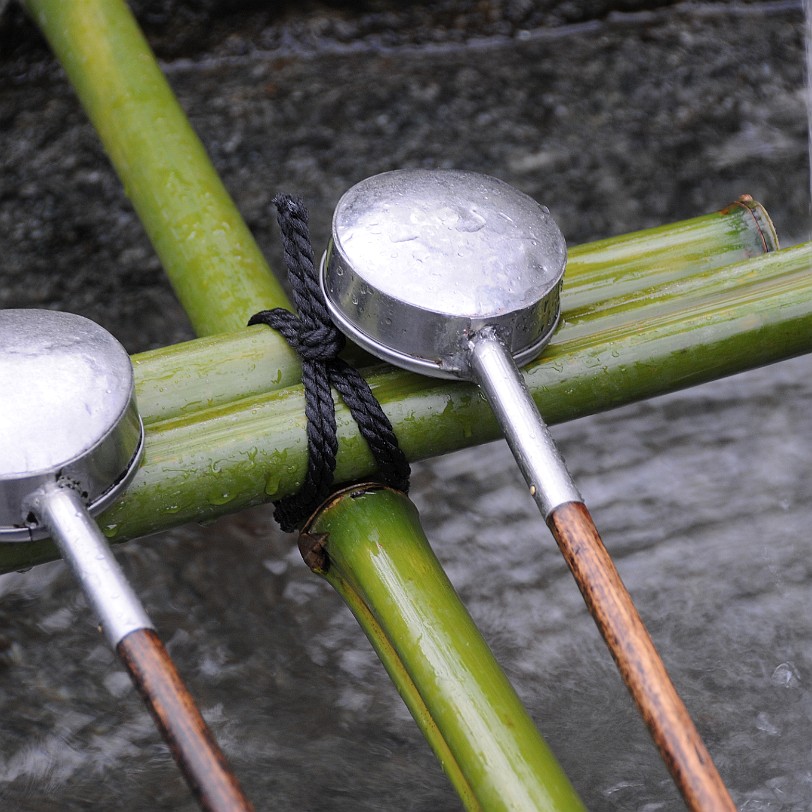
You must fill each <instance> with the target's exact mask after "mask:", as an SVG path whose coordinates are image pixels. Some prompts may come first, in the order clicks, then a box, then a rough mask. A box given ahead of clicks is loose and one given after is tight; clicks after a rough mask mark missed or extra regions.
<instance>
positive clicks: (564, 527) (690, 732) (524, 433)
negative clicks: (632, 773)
mask: <svg viewBox="0 0 812 812" xmlns="http://www.w3.org/2000/svg"><path fill="white" fill-rule="evenodd" d="M469 360H470V366H471V370H472V371H473V373H474V377H475V379H476V381H477V383H479V385H480V386H481V387H482V389H483V391H484V392H485V395H486V396H487V398H488V401H489V402H490V404H491V407H492V408H493V411H494V413H495V415H496V417H497V419H498V421H499V423H500V425H501V426H502V429H503V430H504V433H505V437H506V439H507V441H508V444H509V445H510V448H511V450H512V451H513V454H514V456H515V457H516V461H517V462H518V464H519V467H520V468H521V470H522V473H523V474H524V477H525V480H526V481H527V483H528V485H529V486H530V493H531V494H532V495H533V498H534V499H535V500H536V503H537V504H538V506H539V509H540V510H541V512H542V515H543V516H544V518H545V520H546V521H547V524H548V525H549V527H550V530H551V531H552V533H553V535H554V536H555V539H556V541H557V542H558V546H559V548H560V549H561V552H562V553H563V554H564V558H565V559H566V561H567V564H568V565H569V568H570V571H571V572H572V574H573V576H574V577H575V580H576V582H577V583H578V588H579V589H580V590H581V594H582V595H583V597H584V600H585V601H586V604H587V607H588V608H589V611H590V613H591V615H592V617H593V619H594V620H595V623H596V624H597V626H598V629H599V630H600V632H601V635H602V636H603V639H604V640H605V641H606V644H607V646H608V647H609V651H610V652H611V654H612V657H613V658H614V660H615V662H616V663H617V665H618V669H619V671H620V674H621V677H622V678H623V681H624V682H625V683H626V687H627V688H628V689H629V692H630V693H631V695H632V698H633V699H634V701H635V703H636V704H637V707H638V708H639V710H640V713H641V714H642V716H643V720H644V721H645V723H646V725H647V726H648V728H649V732H650V733H651V735H652V738H653V739H654V743H655V744H656V746H657V748H658V750H659V751H660V755H661V756H662V758H663V761H664V762H665V764H666V766H667V767H668V769H669V771H670V772H671V775H672V777H673V779H674V782H675V783H676V785H677V787H678V789H679V790H680V792H681V793H682V796H683V798H684V800H685V802H686V804H687V806H688V808H689V809H691V810H694V812H717V810H718V811H719V812H734V811H735V809H736V807H735V805H734V804H733V801H732V799H731V798H730V795H729V794H728V791H727V789H726V788H725V786H724V784H723V783H722V779H721V777H720V776H719V773H718V771H717V769H716V766H715V765H714V763H713V760H712V759H711V756H710V753H709V752H708V750H707V748H706V747H705V744H704V743H703V741H702V738H701V737H700V735H699V732H698V731H697V729H696V727H695V725H694V723H693V721H692V720H691V717H690V715H689V713H688V710H687V708H686V707H685V705H684V703H683V702H682V700H681V699H680V697H679V694H678V693H677V691H676V688H675V687H674V684H673V683H672V682H671V679H670V677H669V676H668V672H667V671H666V668H665V664H664V663H663V661H662V659H661V658H660V655H659V654H658V653H657V649H656V648H655V646H654V643H653V642H652V640H651V637H650V636H649V633H648V631H647V630H646V627H645V625H644V624H643V621H642V619H641V618H640V615H639V613H638V611H637V608H636V607H635V605H634V602H633V601H632V598H631V595H630V594H629V592H628V590H627V589H626V587H625V585H624V584H623V581H622V580H621V578H620V574H619V573H618V571H617V569H616V567H615V565H614V562H613V561H612V559H611V557H610V555H609V553H608V552H607V551H606V548H605V547H604V545H603V542H602V541H601V538H600V535H599V534H598V531H597V529H596V528H595V525H594V523H593V522H592V517H591V516H590V515H589V512H588V511H587V509H586V506H585V505H584V504H583V499H582V498H581V495H580V494H579V493H578V489H577V488H576V487H575V485H574V483H573V482H572V478H571V477H570V475H569V472H568V471H567V468H566V466H565V465H564V460H563V459H562V457H561V455H560V454H559V453H558V450H557V449H556V447H555V443H554V441H553V439H552V436H551V435H550V431H549V429H548V428H547V426H546V424H545V423H544V421H543V420H542V418H541V415H540V414H539V412H538V409H537V408H536V405H535V403H534V401H533V399H532V398H531V397H530V394H529V393H528V391H527V387H526V386H525V384H524V380H523V378H522V376H521V373H520V372H519V370H518V369H516V365H515V363H514V362H513V358H512V357H511V356H510V354H509V352H508V351H507V349H506V347H505V346H504V344H503V343H502V342H501V340H500V339H499V338H498V336H497V335H496V334H495V332H494V331H493V330H492V329H488V328H486V329H485V330H483V331H481V332H480V333H479V334H477V336H476V337H475V339H474V340H473V341H472V342H471V350H470V359H469Z"/></svg>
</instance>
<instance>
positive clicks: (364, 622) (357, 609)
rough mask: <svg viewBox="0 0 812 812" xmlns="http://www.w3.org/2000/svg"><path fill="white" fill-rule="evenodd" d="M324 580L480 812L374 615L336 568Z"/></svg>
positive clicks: (318, 568) (463, 795) (464, 796)
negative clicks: (333, 591) (338, 596)
mask: <svg viewBox="0 0 812 812" xmlns="http://www.w3.org/2000/svg"><path fill="white" fill-rule="evenodd" d="M353 490H354V491H356V490H357V489H353ZM303 539H305V537H303ZM305 541H306V543H312V542H317V541H318V540H317V539H316V538H315V537H313V536H311V537H309V540H308V539H305ZM301 547H302V542H300V548H301ZM311 550H312V547H311ZM302 552H303V554H304V555H305V559H306V561H307V560H308V559H309V558H310V559H312V557H313V555H312V552H311V553H310V554H307V553H305V550H304V549H303V550H302ZM318 557H319V558H320V557H321V555H320V554H319V555H318ZM308 563H309V565H310V566H311V569H313V571H314V572H316V573H317V574H319V575H325V574H326V570H325V569H324V568H323V567H324V566H325V565H324V562H322V561H319V562H318V563H317V564H313V563H312V561H311V562H308ZM327 580H328V581H329V583H330V585H331V586H332V587H333V589H335V591H336V592H337V593H338V594H339V595H340V596H341V598H342V599H343V601H344V603H346V604H347V607H348V608H349V610H350V611H351V612H352V613H353V615H354V616H355V618H356V620H358V623H359V625H360V626H361V628H362V629H363V631H364V633H365V634H366V636H367V638H368V639H369V641H370V643H371V644H372V647H373V648H374V649H375V653H376V654H377V655H378V658H379V659H380V661H381V663H382V664H383V666H384V668H385V669H386V672H387V673H388V674H389V676H390V678H391V680H392V682H393V684H394V685H395V687H396V688H397V691H398V693H399V694H400V696H401V699H403V702H404V704H405V705H406V707H407V708H408V709H409V712H410V713H411V714H412V718H413V719H414V720H415V722H416V723H417V726H418V728H419V729H420V731H421V733H422V734H423V736H424V737H425V738H426V741H427V742H428V744H429V746H430V747H431V749H432V750H433V751H434V754H435V756H437V760H438V761H439V762H440V765H441V766H442V768H443V771H444V772H445V774H446V776H447V777H448V780H449V781H450V782H451V785H452V786H453V787H454V789H455V790H456V792H457V795H458V796H459V798H460V800H461V801H462V803H463V806H464V807H465V809H467V810H470V812H480V810H481V807H480V805H479V802H478V801H477V798H476V795H475V794H474V791H473V789H472V788H471V785H470V784H469V782H468V780H467V779H466V777H465V775H464V773H463V772H462V770H461V769H460V765H459V763H458V761H457V759H456V757H455V755H454V753H453V752H452V751H451V749H450V748H449V746H448V743H447V742H446V740H445V737H444V736H443V733H442V731H441V730H440V728H439V727H438V725H437V722H436V721H435V720H434V719H433V717H432V715H431V711H430V710H429V708H428V707H427V706H426V703H425V702H424V701H423V697H422V696H421V694H420V691H419V690H418V688H417V686H416V685H415V683H414V681H413V680H412V678H411V676H410V675H409V672H408V671H407V669H406V667H405V665H404V664H403V661H402V660H401V659H400V655H399V653H398V651H397V649H396V648H395V646H394V645H393V644H392V642H391V641H390V640H389V638H388V637H387V635H386V632H385V631H384V630H383V628H382V627H381V625H380V624H379V623H378V621H377V619H376V618H375V615H374V614H373V613H372V611H371V610H370V608H369V606H367V604H366V603H364V600H363V598H362V597H361V595H360V594H359V593H358V591H357V590H356V589H355V587H354V586H353V585H352V584H351V583H350V582H348V581H347V580H346V579H345V578H343V577H342V576H341V573H340V572H339V571H338V570H337V569H335V568H333V569H332V570H331V571H330V576H329V578H328V579H327Z"/></svg>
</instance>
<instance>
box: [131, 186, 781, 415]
mask: <svg viewBox="0 0 812 812" xmlns="http://www.w3.org/2000/svg"><path fill="white" fill-rule="evenodd" d="M777 247H778V239H777V237H776V234H775V230H774V228H773V225H772V223H771V222H770V219H769V217H768V215H767V213H766V212H765V211H764V209H763V207H762V206H761V205H760V204H758V203H756V202H754V201H753V200H752V199H751V198H749V197H746V196H745V197H743V198H742V199H741V200H740V201H738V202H737V203H733V204H731V205H730V206H727V207H726V208H724V209H722V210H721V211H718V212H714V213H712V214H706V215H703V216H701V217H694V218H691V219H690V220H684V221H682V222H679V223H674V224H671V225H666V226H658V227H657V228H651V229H646V230H643V231H638V232H634V233H631V234H624V235H622V236H619V237H612V238H610V239H606V240H600V241H598V242H593V243H589V244H587V245H582V246H577V247H575V248H573V249H571V251H570V256H569V261H568V263H567V272H566V275H565V281H564V292H563V295H562V307H563V308H564V310H565V311H566V312H568V313H571V314H573V316H577V315H579V314H582V313H583V314H585V313H587V312H589V311H590V308H591V309H592V310H593V311H594V309H595V308H598V307H600V303H601V302H602V301H604V300H605V299H607V297H618V296H621V295H624V296H627V297H632V296H634V295H635V292H640V291H643V292H644V294H645V295H648V294H647V291H648V290H650V289H651V288H652V287H653V286H656V285H662V284H667V283H672V282H674V281H677V280H679V279H681V278H683V277H685V276H688V275H691V274H697V273H701V272H702V271H705V270H710V269H712V268H718V267H722V266H725V265H730V264H732V263H736V262H740V261H741V260H743V259H746V258H748V257H752V256H756V255H758V254H761V253H763V252H765V251H774V250H776V248H777ZM367 362H369V358H368V357H367ZM133 363H134V365H135V377H136V393H137V396H138V405H139V409H140V411H141V416H142V417H143V419H144V422H145V423H152V422H155V421H158V420H166V419H169V418H173V417H178V416H181V415H186V414H191V413H192V412H195V411H198V410H200V409H201V408H210V407H212V406H217V405H220V404H225V403H229V402H232V401H234V400H237V399H238V398H242V397H248V396H251V395H258V394H261V393H263V392H268V391H271V390H273V389H282V388H284V387H286V386H292V385H293V384H295V383H297V382H298V381H299V378H300V375H301V368H300V365H299V362H298V359H297V358H296V356H295V355H294V354H293V352H292V351H291V350H290V349H289V348H288V346H287V345H286V344H285V343H284V342H282V341H280V338H279V336H278V334H276V333H275V332H273V331H270V330H267V329H266V328H263V327H255V328H251V329H249V330H241V331H239V332H238V333H229V334H225V335H218V336H212V337H209V338H203V339H197V340H195V341H189V342H186V343H183V344H177V345H175V346H172V347H164V348H162V349H158V350H151V351H149V352H145V353H141V354H140V355H136V356H134V357H133Z"/></svg>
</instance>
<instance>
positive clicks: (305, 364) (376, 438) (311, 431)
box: [248, 195, 411, 532]
mask: <svg viewBox="0 0 812 812" xmlns="http://www.w3.org/2000/svg"><path fill="white" fill-rule="evenodd" d="M273 202H274V205H275V206H276V209H277V220H278V222H279V228H280V230H281V232H282V246H283V248H284V251H285V265H286V266H287V269H288V280H289V282H290V285H291V288H292V290H293V303H294V305H295V307H296V310H297V311H298V314H299V315H298V316H297V315H295V314H293V313H291V312H290V311H289V310H285V309H284V308H281V307H277V308H275V309H273V310H262V311H261V312H259V313H257V314H255V315H254V316H252V317H251V320H250V321H249V322H248V324H249V325H251V324H267V325H268V326H269V327H272V328H273V329H274V330H278V331H279V333H281V335H282V337H283V338H284V339H285V341H287V342H288V344H289V345H290V346H291V347H292V348H293V349H294V350H295V351H296V352H297V353H298V354H299V356H300V357H301V359H302V384H303V385H304V391H305V416H306V417H307V450H308V465H307V475H306V476H305V480H304V482H303V483H302V486H301V488H300V489H299V490H298V491H297V492H296V493H294V494H292V495H291V496H286V497H284V498H283V499H279V500H278V501H276V502H274V506H275V510H274V518H275V519H276V521H277V522H279V525H280V527H281V528H282V529H283V530H285V531H287V532H290V531H292V530H295V529H296V527H297V526H298V525H300V524H301V523H302V522H303V521H304V520H305V519H307V518H308V516H310V514H311V513H312V512H313V511H314V510H315V509H316V508H317V507H318V506H319V505H320V504H321V503H322V502H323V501H324V500H325V499H326V498H327V496H328V494H329V493H330V487H331V486H332V484H333V473H334V472H335V467H336V453H337V452H338V437H337V435H336V415H335V402H334V401H333V396H332V392H331V391H330V386H331V385H332V386H333V387H334V388H335V389H336V390H337V391H338V393H339V394H340V395H341V397H342V399H343V401H344V403H346V405H347V408H348V409H349V410H350V414H351V415H352V417H353V419H354V420H355V422H356V423H357V424H358V429H359V431H360V432H361V436H362V437H363V438H364V439H365V440H366V442H367V444H368V445H369V449H370V451H371V452H372V455H373V457H374V458H375V461H376V462H377V463H378V469H379V472H380V476H381V479H382V480H383V482H384V483H385V484H386V485H389V486H390V487H392V488H397V489H398V490H401V491H408V490H409V476H410V475H411V470H410V468H409V462H408V460H407V459H406V457H405V455H404V454H403V452H402V451H401V449H400V446H399V445H398V440H397V437H396V436H395V432H394V430H393V429H392V424H391V423H390V422H389V418H387V416H386V415H385V414H384V412H383V409H381V404H380V403H378V401H377V400H376V399H375V395H373V394H372V390H371V389H370V388H369V384H368V383H367V382H366V381H365V380H364V379H363V377H361V375H360V374H359V372H358V370H356V369H355V368H354V367H351V366H350V365H349V364H348V363H346V361H344V360H342V359H341V358H339V357H338V354H339V353H340V352H341V350H342V349H343V348H344V342H345V339H344V335H343V334H342V333H341V332H340V331H339V330H338V329H337V328H336V326H335V325H334V324H333V322H332V320H331V319H330V312H329V311H328V309H327V305H326V303H325V301H324V297H323V295H322V292H321V288H320V287H319V280H318V277H317V275H316V266H315V263H314V261H313V247H312V245H311V244H310V231H309V229H308V226H307V209H306V208H305V207H304V204H303V203H302V201H301V200H299V199H297V198H294V197H291V196H290V195H277V196H276V197H275V198H274V200H273Z"/></svg>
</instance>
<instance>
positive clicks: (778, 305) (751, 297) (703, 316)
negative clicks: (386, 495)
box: [0, 243, 812, 571]
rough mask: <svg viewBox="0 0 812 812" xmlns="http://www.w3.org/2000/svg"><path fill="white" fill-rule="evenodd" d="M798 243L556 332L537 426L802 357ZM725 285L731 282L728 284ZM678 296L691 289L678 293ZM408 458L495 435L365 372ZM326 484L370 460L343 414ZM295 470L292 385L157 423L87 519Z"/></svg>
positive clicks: (442, 393) (245, 499)
mask: <svg viewBox="0 0 812 812" xmlns="http://www.w3.org/2000/svg"><path fill="white" fill-rule="evenodd" d="M810 267H812V243H807V244H804V245H800V246H796V247H794V248H789V249H786V250H783V251H779V252H775V253H772V254H766V255H764V256H761V257H757V258H754V259H751V260H747V261H745V262H743V263H739V264H738V265H735V266H730V267H727V268H721V269H715V270H711V271H707V272H706V273H705V274H703V275H702V276H703V277H704V280H705V281H704V284H705V285H707V286H708V290H709V291H711V292H710V293H709V295H708V296H707V297H705V296H704V295H703V293H702V289H703V288H702V286H699V288H698V289H697V290H694V292H693V293H692V294H691V295H685V296H683V294H682V291H681V290H680V288H679V285H678V284H672V285H666V286H663V290H662V291H661V294H660V295H657V294H656V291H655V293H654V294H652V296H651V297H650V298H648V299H645V300H642V301H633V302H631V303H630V304H629V305H628V307H626V308H625V309H623V310H621V311H619V312H617V311H613V312H609V313H608V314H602V313H600V312H599V313H597V314H596V315H594V316H593V317H591V318H585V319H584V320H583V321H582V322H580V323H575V324H573V325H569V324H567V323H566V317H565V323H564V324H563V325H562V328H561V329H560V330H559V332H558V333H557V334H556V336H555V339H554V341H553V342H551V344H550V346H549V347H548V348H547V351H546V352H545V353H544V354H543V355H542V356H541V358H539V359H538V360H537V361H535V362H534V363H533V364H530V365H529V366H528V367H527V368H526V370H525V373H526V379H527V382H528V386H529V387H530V391H531V392H532V394H533V395H534V397H535V398H536V401H537V403H538V404H539V408H540V409H541V411H542V413H543V415H544V417H545V419H546V420H547V421H548V422H549V423H551V424H552V423H557V422H563V421H565V420H571V419H574V418H577V417H581V416H583V415H586V414H591V413H594V412H598V411H601V410H605V409H610V408H613V407H615V406H620V405H622V404H625V403H629V402H632V401H635V400H640V399H645V398H648V397H653V396H655V395H659V394H664V393H666V392H671V391H675V390H677V389H682V388H686V387H689V386H693V385H696V384H699V383H703V382H705V381H709V380H714V379H716V378H720V377H724V376H725V375H732V374H734V373H737V372H742V371H744V370H747V369H753V368H755V367H758V366H762V365H764V364H768V363H772V362H775V361H780V360H783V359H786V358H790V357H793V356H795V355H800V354H802V353H805V352H810V351H812V274H810V273H809V269H810ZM734 280H738V281H735V282H734ZM685 284H686V285H693V284H694V282H692V281H690V280H688V281H686V282H685ZM369 381H370V384H371V386H372V388H373V390H374V391H375V394H376V396H377V397H378V399H379V400H380V401H381V403H382V404H383V407H384V409H385V411H386V413H387V415H388V416H389V418H390V420H391V421H392V423H393V425H394V427H395V431H396V432H397V434H398V437H399V438H400V441H401V444H402V446H403V448H404V450H405V451H406V454H407V455H408V456H409V458H410V459H412V460H416V459H421V458H424V457H429V456H436V455H439V454H444V453H447V452H449V451H454V450H456V449H459V448H464V447H467V446H471V445H476V444H478V443H483V442H487V441H489V440H493V439H495V438H497V437H498V436H499V430H498V426H497V425H496V422H495V421H494V419H493V416H492V414H491V412H490V410H489V408H488V407H487V404H486V403H485V402H484V400H483V399H482V398H481V397H480V396H479V394H478V393H477V392H476V390H475V389H474V388H473V387H471V386H469V385H467V384H463V383H454V382H447V381H440V380H431V379H427V378H423V377H420V376H416V375H413V374H410V373H407V372H403V371H398V370H392V369H388V368H387V369H384V368H379V370H377V371H376V372H375V374H373V375H371V376H370V378H369ZM337 420H338V431H339V443H340V447H339V455H338V465H337V468H336V477H337V481H338V482H348V481H354V480H358V479H364V478H367V477H369V476H370V475H371V474H372V473H373V467H374V466H373V461H372V459H371V457H370V455H369V451H368V449H367V448H366V445H365V443H364V441H363V440H362V438H361V437H360V435H359V434H358V431H357V428H356V426H355V424H354V422H353V421H352V419H351V418H350V416H349V414H348V412H347V410H346V408H345V407H344V406H343V405H342V404H340V403H339V405H338V409H337ZM305 468H306V439H305V419H304V399H303V396H302V391H301V387H300V386H293V387H288V388H286V389H282V390H279V391H276V392H270V393H266V394H264V395H259V396H255V397H250V398H245V399H243V400H240V401H237V402H235V403H231V404H226V405H223V406H219V407H216V408H213V409H210V410H207V411H203V412H199V413H196V414H194V415H191V416H188V417H184V418H178V419H175V420H167V421H164V422H163V423H161V424H158V425H155V426H153V427H152V428H151V430H150V431H149V432H147V441H146V451H145V459H144V463H143V465H142V466H141V468H140V470H139V471H138V473H137V475H136V477H135V479H134V481H133V483H132V485H131V486H130V488H129V489H128V490H127V492H126V494H125V495H124V496H123V497H122V498H121V499H120V500H119V501H118V502H117V503H115V504H114V505H113V506H112V507H111V508H110V509H109V510H108V511H107V512H106V513H104V514H103V515H102V516H101V517H100V526H101V527H102V529H103V530H104V532H105V533H106V534H107V535H108V536H109V537H110V538H111V539H113V540H125V539H127V538H133V537H136V536H141V535H146V534H148V533H152V532H155V531H157V530H161V529H166V528H169V527H173V526H176V525H179V524H182V523H184V522H188V521H205V520H209V519H213V518H216V517H217V516H219V515H223V514H224V513H231V512H234V511H237V510H240V509H242V508H243V507H246V506H248V505H254V504H258V503H261V502H265V501H268V500H270V499H276V498H278V497H280V496H282V495H284V494H287V493H291V492H293V491H294V490H295V489H296V488H298V486H299V483H300V482H301V480H302V477H303V475H304V471H305ZM54 557H55V552H54V550H53V548H52V547H51V546H50V544H49V543H45V542H37V543H29V544H8V543H6V544H2V545H0V570H2V571H8V570H10V569H19V568H20V567H25V566H29V565H31V564H34V563H38V562H39V561H43V560H50V559H52V558H54Z"/></svg>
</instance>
